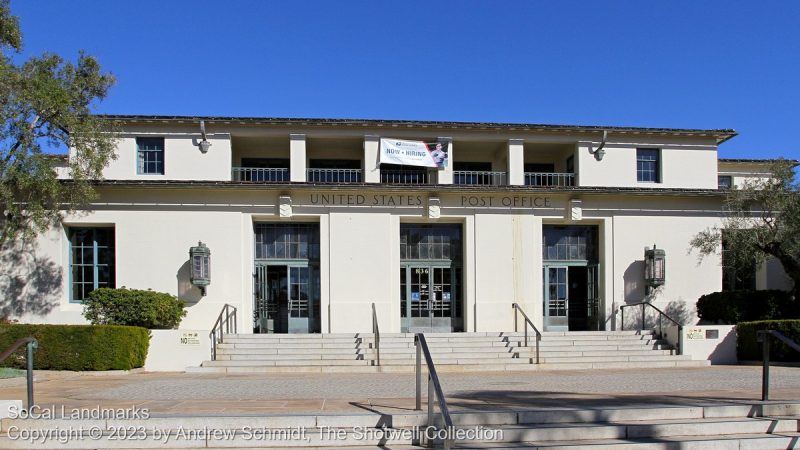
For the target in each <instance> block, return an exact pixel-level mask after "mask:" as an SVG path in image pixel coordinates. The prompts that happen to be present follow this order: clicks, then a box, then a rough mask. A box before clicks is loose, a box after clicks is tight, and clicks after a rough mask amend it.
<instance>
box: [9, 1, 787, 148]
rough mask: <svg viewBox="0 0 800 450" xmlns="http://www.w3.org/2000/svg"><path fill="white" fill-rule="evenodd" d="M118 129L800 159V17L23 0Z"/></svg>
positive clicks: (746, 7) (741, 11)
mask: <svg viewBox="0 0 800 450" xmlns="http://www.w3.org/2000/svg"><path fill="white" fill-rule="evenodd" d="M11 7H12V12H13V13H14V14H16V15H18V16H20V20H21V22H22V30H23V33H24V39H25V42H24V44H25V49H24V56H27V55H32V54H39V53H41V52H44V51H51V52H56V53H59V54H61V55H62V56H66V57H69V58H73V59H74V57H75V55H77V52H78V50H79V49H85V50H86V51H87V52H88V53H89V54H92V55H95V56H96V57H98V58H99V60H100V62H101V65H102V66H103V68H104V69H105V70H107V71H110V72H112V73H113V74H114V75H115V76H116V77H117V84H116V86H115V87H114V88H113V90H112V91H111V93H110V95H109V97H108V98H107V99H106V100H105V101H104V102H103V103H102V104H100V105H99V106H98V111H99V112H103V113H112V114H152V115H217V116H267V117H326V118H360V119H415V120H446V121H486V122H524V123H552V124H578V125H618V126H653V127H686V128H734V129H736V130H737V131H738V132H739V136H737V137H735V138H734V139H732V140H731V141H729V142H727V143H725V144H723V145H722V146H721V147H720V155H721V156H722V157H728V158H768V157H776V156H785V157H789V158H795V159H800V142H798V135H797V131H798V121H800V114H798V109H800V107H799V106H798V105H800V91H798V82H800V1H788V0H787V1H764V0H761V1H749V2H742V1H730V0H727V1H711V0H709V1H696V0H691V1H660V2H656V1H641V0H638V1H482V2H478V1H441V2H439V1H430V0H429V1H406V0H403V1H400V0H396V1H378V0H371V1H341V0H340V1H330V2H312V1H285V2H277V1H274V2H273V1H234V0H231V1H223V0H218V1H202V0H191V1H188V0H186V1H178V0H158V1H152V0H135V1H122V0H95V1H90V0H70V1H65V0H35V1H34V0H12V2H11Z"/></svg>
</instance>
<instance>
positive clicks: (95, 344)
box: [0, 324, 150, 371]
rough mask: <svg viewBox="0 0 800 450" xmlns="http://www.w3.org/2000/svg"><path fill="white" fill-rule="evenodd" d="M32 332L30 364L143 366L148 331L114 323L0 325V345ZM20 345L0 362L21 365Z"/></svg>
mask: <svg viewBox="0 0 800 450" xmlns="http://www.w3.org/2000/svg"><path fill="white" fill-rule="evenodd" d="M27 336H33V337H35V338H36V340H38V341H39V348H37V349H35V350H34V352H33V368H34V369H39V370H75V371H83V370H130V369H134V368H137V367H142V366H144V361H145V358H147V349H148V347H149V346H150V331H149V330H147V329H145V328H140V327H125V326H117V325H27V324H11V325H0V349H6V348H8V347H9V346H11V344H13V343H14V342H15V341H16V340H17V339H21V338H23V337H27ZM25 352H26V347H25V346H22V347H20V348H19V349H18V350H17V351H15V352H14V354H12V355H11V356H9V357H8V358H7V359H6V360H5V361H3V362H2V363H1V364H0V365H2V366H3V367H17V368H24V367H25Z"/></svg>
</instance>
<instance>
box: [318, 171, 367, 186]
mask: <svg viewBox="0 0 800 450" xmlns="http://www.w3.org/2000/svg"><path fill="white" fill-rule="evenodd" d="M306 175H307V179H308V182H309V183H361V180H362V178H361V169H306Z"/></svg>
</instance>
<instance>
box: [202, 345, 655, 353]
mask: <svg viewBox="0 0 800 450" xmlns="http://www.w3.org/2000/svg"><path fill="white" fill-rule="evenodd" d="M429 349H430V351H431V354H432V355H440V354H443V355H446V354H450V353H500V354H502V353H505V354H511V353H526V352H532V351H534V347H483V346H481V347H429ZM380 350H381V354H382V355H383V354H386V355H388V354H403V355H410V354H412V353H416V351H415V349H414V348H413V347H411V348H398V347H394V348H391V347H390V348H384V347H383V346H381V349H380ZM638 350H641V349H638ZM645 351H651V350H645ZM375 353H377V349H376V348H352V347H351V348H333V349H319V348H285V347H283V346H281V347H273V348H229V347H225V348H217V355H313V354H325V355H353V354H362V355H363V354H370V355H372V354H375ZM552 353H556V352H552Z"/></svg>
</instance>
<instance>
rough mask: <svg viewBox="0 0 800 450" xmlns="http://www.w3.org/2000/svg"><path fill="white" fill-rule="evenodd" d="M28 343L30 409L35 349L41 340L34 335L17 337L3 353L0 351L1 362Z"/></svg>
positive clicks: (26, 361) (26, 362) (29, 405)
mask: <svg viewBox="0 0 800 450" xmlns="http://www.w3.org/2000/svg"><path fill="white" fill-rule="evenodd" d="M25 344H27V346H28V352H27V354H26V355H25V365H26V366H27V380H28V410H30V409H31V406H33V405H34V403H33V349H35V348H39V341H37V340H36V338H34V337H33V336H28V337H24V338H22V339H17V341H16V342H14V343H13V344H11V346H10V347H8V348H7V349H6V350H5V351H4V352H3V353H0V362H3V361H5V359H6V358H8V357H9V356H11V354H12V353H14V352H15V351H16V350H17V349H18V348H20V347H22V346H23V345H25Z"/></svg>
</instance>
